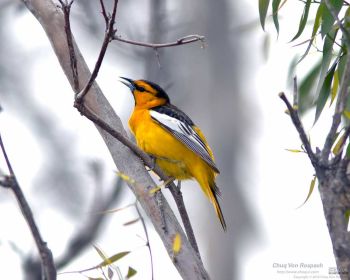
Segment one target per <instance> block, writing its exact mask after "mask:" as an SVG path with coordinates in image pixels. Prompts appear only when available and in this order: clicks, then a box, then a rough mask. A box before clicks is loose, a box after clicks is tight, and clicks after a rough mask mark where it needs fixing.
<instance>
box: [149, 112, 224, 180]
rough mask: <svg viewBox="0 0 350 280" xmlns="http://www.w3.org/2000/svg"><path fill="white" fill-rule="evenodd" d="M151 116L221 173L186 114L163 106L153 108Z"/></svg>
mask: <svg viewBox="0 0 350 280" xmlns="http://www.w3.org/2000/svg"><path fill="white" fill-rule="evenodd" d="M150 114H151V116H152V118H153V119H154V120H155V121H157V122H158V123H159V124H160V125H161V126H162V127H164V128H165V129H166V130H167V131H169V132H170V133H171V134H172V135H174V136H175V137H176V138H177V139H178V140H180V141H181V142H182V143H183V144H185V145H186V146H187V147H188V148H189V149H190V150H192V151H193V152H195V153H196V154H197V155H198V156H200V157H201V158H202V159H203V160H204V161H205V162H206V163H207V164H208V165H209V166H210V167H211V168H212V169H213V170H214V171H215V172H217V173H219V170H218V168H217V167H216V165H215V163H214V161H213V159H212V157H211V156H210V153H209V151H208V148H207V146H206V144H205V143H204V141H203V140H202V139H201V137H200V136H199V135H198V133H197V132H196V131H195V130H194V129H193V128H192V126H193V125H194V124H193V122H192V121H191V119H190V118H189V117H188V116H187V115H186V114H185V113H183V112H182V111H180V110H179V109H178V108H176V107H175V106H171V107H170V106H161V107H156V108H152V109H151V110H150Z"/></svg>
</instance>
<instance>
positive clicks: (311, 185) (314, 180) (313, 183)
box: [297, 176, 316, 209]
mask: <svg viewBox="0 0 350 280" xmlns="http://www.w3.org/2000/svg"><path fill="white" fill-rule="evenodd" d="M315 184H316V176H314V178H313V179H312V180H311V183H310V187H309V193H308V194H307V197H306V199H305V201H304V202H303V203H302V204H301V205H300V206H299V207H297V209H298V208H300V207H302V206H304V205H305V203H306V202H307V201H308V200H309V198H310V196H311V194H312V192H313V190H314V188H315Z"/></svg>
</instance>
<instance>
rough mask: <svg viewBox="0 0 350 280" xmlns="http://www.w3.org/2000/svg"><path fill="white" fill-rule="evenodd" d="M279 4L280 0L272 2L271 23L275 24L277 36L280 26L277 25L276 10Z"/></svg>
mask: <svg viewBox="0 0 350 280" xmlns="http://www.w3.org/2000/svg"><path fill="white" fill-rule="evenodd" d="M280 3H281V0H273V1H272V19H273V23H274V24H275V28H276V31H277V34H279V31H280V25H279V23H278V10H279V6H280Z"/></svg>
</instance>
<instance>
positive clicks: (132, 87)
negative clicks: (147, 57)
mask: <svg viewBox="0 0 350 280" xmlns="http://www.w3.org/2000/svg"><path fill="white" fill-rule="evenodd" d="M119 78H120V79H123V80H125V81H123V80H121V82H122V83H123V84H124V85H126V86H127V87H128V88H129V89H130V90H131V91H132V92H133V91H134V90H135V88H136V87H135V83H134V81H133V80H131V79H129V78H125V77H119Z"/></svg>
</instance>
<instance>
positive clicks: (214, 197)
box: [208, 182, 227, 231]
mask: <svg viewBox="0 0 350 280" xmlns="http://www.w3.org/2000/svg"><path fill="white" fill-rule="evenodd" d="M209 192H210V194H209V195H208V196H209V199H210V201H211V203H212V204H213V206H214V209H215V212H216V215H217V216H218V218H219V220H220V223H221V225H222V228H223V229H224V231H226V230H227V226H226V222H225V218H224V215H223V214H222V210H221V207H220V204H219V200H218V197H220V196H221V193H220V190H219V188H218V187H217V186H216V184H215V182H213V184H212V186H210V190H209Z"/></svg>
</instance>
